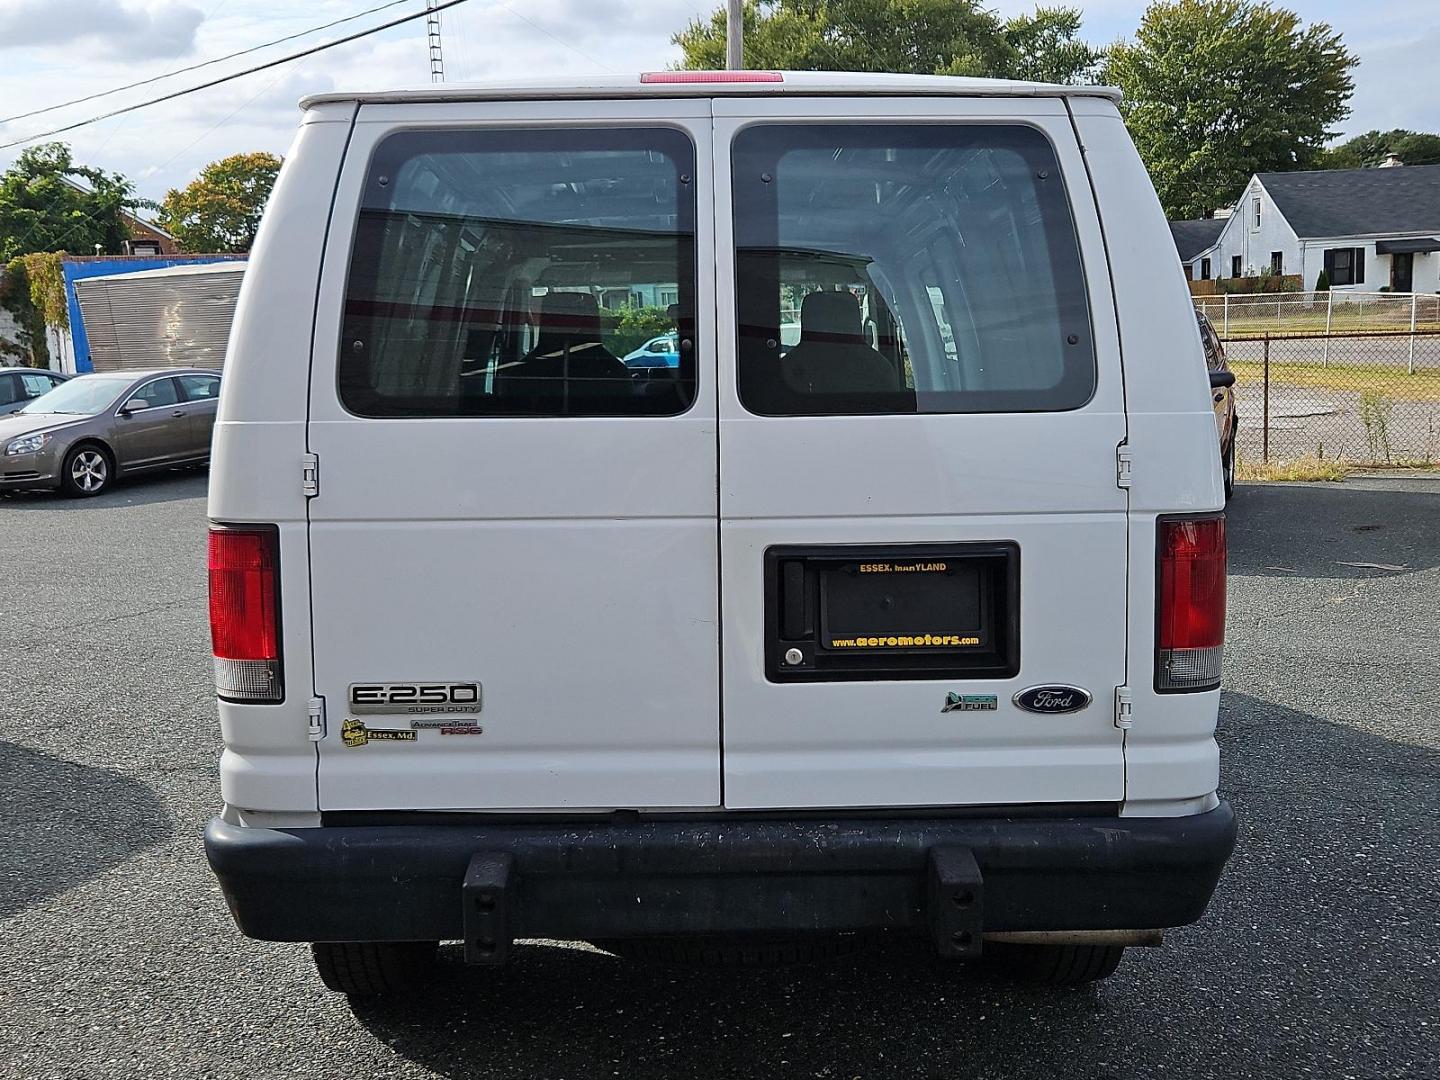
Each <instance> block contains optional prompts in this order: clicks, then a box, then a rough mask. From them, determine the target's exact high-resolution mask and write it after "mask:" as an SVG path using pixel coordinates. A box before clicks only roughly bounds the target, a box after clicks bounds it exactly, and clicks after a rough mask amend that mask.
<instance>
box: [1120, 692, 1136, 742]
mask: <svg viewBox="0 0 1440 1080" xmlns="http://www.w3.org/2000/svg"><path fill="white" fill-rule="evenodd" d="M1134 722H1135V699H1134V698H1132V697H1131V696H1130V687H1128V686H1117V687H1116V688H1115V726H1116V727H1118V728H1119V729H1120V730H1121V731H1129V730H1130V725H1131V724H1133V723H1134Z"/></svg>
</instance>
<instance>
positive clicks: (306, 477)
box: [300, 454, 320, 499]
mask: <svg viewBox="0 0 1440 1080" xmlns="http://www.w3.org/2000/svg"><path fill="white" fill-rule="evenodd" d="M300 491H301V493H302V494H303V495H304V496H305V497H306V498H307V499H310V498H314V497H315V496H316V495H319V494H320V455H319V454H302V455H301V457H300Z"/></svg>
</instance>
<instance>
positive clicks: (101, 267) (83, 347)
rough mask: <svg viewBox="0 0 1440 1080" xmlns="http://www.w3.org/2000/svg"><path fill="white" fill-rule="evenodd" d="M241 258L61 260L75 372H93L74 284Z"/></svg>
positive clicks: (178, 257)
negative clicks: (85, 280) (87, 280)
mask: <svg viewBox="0 0 1440 1080" xmlns="http://www.w3.org/2000/svg"><path fill="white" fill-rule="evenodd" d="M244 258H246V256H244V255H154V256H149V255H146V256H137V255H125V256H120V255H117V256H115V257H114V258H110V259H85V260H84V261H83V262H82V261H81V260H78V259H65V260H64V261H63V262H62V263H61V270H62V271H63V273H64V275H65V305H66V307H67V308H68V309H69V311H70V340H71V341H72V342H74V344H75V370H76V371H94V370H95V368H94V366H93V365H92V364H91V363H90V338H89V336H88V335H87V334H86V333H85V321H84V320H83V319H82V318H80V302H79V300H78V299H77V298H76V296H75V282H77V281H79V280H80V279H81V278H92V277H104V276H105V275H106V274H129V273H133V272H135V271H137V270H163V269H164V268H165V267H167V266H200V265H202V264H204V263H216V262H234V261H236V260H237V259H244Z"/></svg>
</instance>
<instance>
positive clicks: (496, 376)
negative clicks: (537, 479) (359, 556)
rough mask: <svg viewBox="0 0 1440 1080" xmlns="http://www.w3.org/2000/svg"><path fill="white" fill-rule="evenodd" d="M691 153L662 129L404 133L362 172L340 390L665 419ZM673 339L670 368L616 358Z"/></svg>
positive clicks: (685, 298)
mask: <svg viewBox="0 0 1440 1080" xmlns="http://www.w3.org/2000/svg"><path fill="white" fill-rule="evenodd" d="M694 176H695V153H694V147H693V144H692V143H691V142H690V140H689V138H688V137H687V136H686V135H685V134H683V133H682V132H680V131H676V130H672V129H668V128H653V129H647V128H617V129H597V128H585V129H560V128H550V129H543V130H541V129H536V130H498V129H492V130H463V131H454V130H452V131H410V132H399V133H397V134H394V135H391V136H390V137H389V138H387V139H385V140H384V142H382V143H381V144H380V146H379V147H378V148H377V150H376V152H375V155H374V158H373V160H372V161H371V164H370V168H369V172H368V174H367V177H366V183H365V194H364V198H363V201H362V206H361V210H360V219H359V222H358V225H357V230H356V238H355V244H354V251H353V254H352V258H351V263H350V270H349V280H348V284H347V289H346V295H345V311H344V323H343V327H344V330H343V335H342V339H341V343H340V352H339V365H338V376H339V393H340V400H341V402H342V403H343V404H344V405H345V407H346V408H347V409H349V410H350V411H351V412H352V413H356V414H358V415H361V416H377V417H379V416H387V417H424V416H551V417H557V416H634V415H640V416H645V415H649V416H663V415H674V414H677V413H681V412H684V411H685V410H686V409H687V408H689V406H690V403H691V402H692V401H693V400H694V396H695V379H696V362H695V356H696V342H695V184H694ZM667 335H673V337H674V339H675V340H676V342H677V349H678V358H677V362H676V363H674V364H673V365H651V364H644V365H636V364H633V363H632V364H630V365H628V366H627V363H626V358H627V357H630V356H631V355H632V354H634V353H635V352H636V350H641V352H640V355H642V356H643V355H645V353H644V351H643V347H644V346H645V344H646V343H647V342H649V341H650V340H651V339H652V338H655V337H657V336H659V337H664V336H667Z"/></svg>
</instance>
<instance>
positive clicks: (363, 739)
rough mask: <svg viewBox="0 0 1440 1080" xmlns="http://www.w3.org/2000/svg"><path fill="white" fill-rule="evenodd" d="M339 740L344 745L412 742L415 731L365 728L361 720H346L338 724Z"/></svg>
mask: <svg viewBox="0 0 1440 1080" xmlns="http://www.w3.org/2000/svg"><path fill="white" fill-rule="evenodd" d="M340 740H341V741H342V742H343V743H344V744H345V745H346V746H364V745H365V744H366V743H372V742H414V741H415V732H413V731H395V730H392V729H390V728H367V727H366V726H365V721H363V720H346V721H345V722H344V723H343V724H341V725H340Z"/></svg>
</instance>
